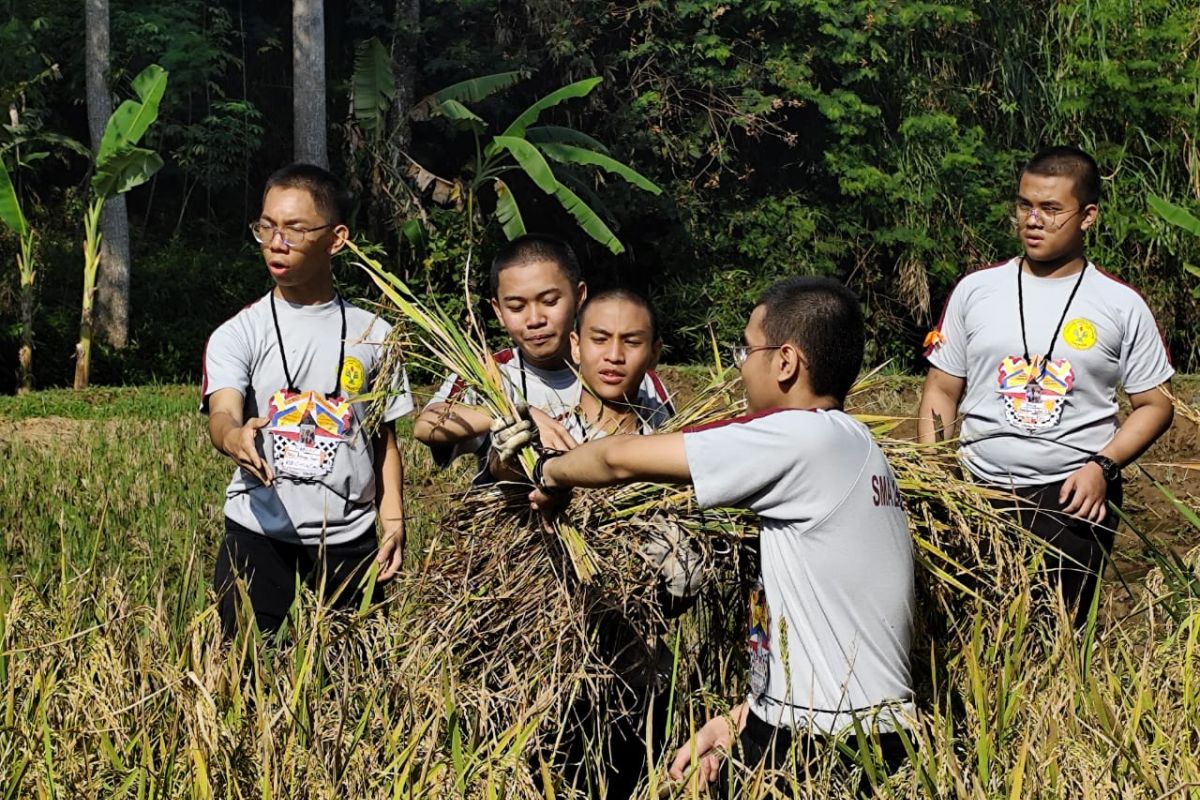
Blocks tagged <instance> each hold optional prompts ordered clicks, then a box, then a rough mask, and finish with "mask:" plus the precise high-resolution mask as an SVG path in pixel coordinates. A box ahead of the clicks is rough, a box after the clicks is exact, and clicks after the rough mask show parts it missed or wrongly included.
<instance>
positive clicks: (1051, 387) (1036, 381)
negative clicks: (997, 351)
mask: <svg viewBox="0 0 1200 800" xmlns="http://www.w3.org/2000/svg"><path fill="white" fill-rule="evenodd" d="M997 372H998V375H997V383H998V384H999V385H998V387H997V391H998V392H999V393H1000V398H1001V401H1002V402H1003V403H1004V417H1005V419H1006V420H1007V422H1008V424H1009V425H1012V426H1013V427H1014V428H1021V429H1022V430H1026V431H1028V432H1030V433H1036V432H1037V431H1041V430H1047V429H1049V428H1053V427H1054V426H1055V425H1057V424H1058V423H1059V421H1061V420H1062V414H1063V405H1064V404H1065V403H1066V400H1067V395H1068V394H1070V392H1071V389H1073V388H1074V386H1075V369H1074V368H1073V367H1072V366H1071V362H1070V361H1067V360H1066V359H1065V358H1056V359H1054V360H1053V361H1043V360H1042V357H1041V356H1035V357H1034V359H1033V363H1032V364H1030V363H1029V362H1027V361H1026V360H1025V359H1024V358H1021V357H1020V356H1008V357H1007V358H1005V359H1004V360H1003V361H1001V362H1000V367H999V369H998V370H997Z"/></svg>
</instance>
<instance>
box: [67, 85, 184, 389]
mask: <svg viewBox="0 0 1200 800" xmlns="http://www.w3.org/2000/svg"><path fill="white" fill-rule="evenodd" d="M166 90H167V71H166V70H165V69H163V68H162V67H160V66H158V65H157V64H151V65H150V66H148V67H146V68H145V69H144V70H142V71H141V72H140V73H138V76H137V77H136V78H134V79H133V91H134V93H135V94H136V95H137V97H138V99H137V100H126V101H125V102H123V103H121V105H120V106H119V107H118V108H117V110H116V111H114V112H113V114H112V116H111V117H109V118H108V123H107V124H106V125H105V128H104V135H103V136H102V137H101V139H100V147H99V149H98V151H97V153H96V168H95V171H94V172H93V173H92V199H91V202H90V203H89V204H88V208H87V211H86V212H85V214H84V221H83V230H84V247H83V307H82V310H81V312H80V317H79V343H78V344H77V345H76V346H75V388H76V389H83V388H85V387H86V386H87V385H88V376H89V374H90V372H91V356H92V309H93V303H94V300H95V294H96V274H97V272H98V271H99V269H100V244H101V241H100V213H101V212H102V211H103V210H104V204H105V203H106V202H108V201H109V200H111V199H112V198H114V197H116V196H117V195H119V194H124V193H125V192H127V191H129V190H130V189H133V188H134V187H136V186H140V185H142V184H143V183H145V182H146V181H148V180H150V178H151V177H152V176H153V175H154V173H156V172H158V171H159V170H160V169H162V165H163V161H162V158H160V157H159V155H158V154H157V153H155V152H154V151H153V150H147V149H146V148H144V147H138V143H139V142H140V141H141V140H142V137H143V136H144V135H145V134H146V131H147V130H149V129H150V126H151V125H152V124H154V121H155V120H156V119H158V106H159V103H161V102H162V98H163V94H164V93H165V92H166Z"/></svg>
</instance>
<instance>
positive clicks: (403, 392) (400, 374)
mask: <svg viewBox="0 0 1200 800" xmlns="http://www.w3.org/2000/svg"><path fill="white" fill-rule="evenodd" d="M412 410H413V398H412V392H411V391H410V390H409V388H408V372H407V371H406V370H405V369H404V368H403V367H401V368H400V369H398V370H396V372H395V374H393V375H392V385H391V389H390V392H389V397H388V404H387V408H385V409H384V411H383V421H384V422H394V421H395V420H398V419H400V418H401V417H403V416H404V415H405V414H409V413H411V412H412Z"/></svg>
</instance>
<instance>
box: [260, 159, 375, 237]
mask: <svg viewBox="0 0 1200 800" xmlns="http://www.w3.org/2000/svg"><path fill="white" fill-rule="evenodd" d="M278 187H282V188H285V189H304V190H305V191H306V192H308V193H309V194H310V195H312V199H313V205H315V206H316V207H317V211H319V212H321V214H322V215H323V216H324V217H325V219H326V221H328V222H329V223H330V224H333V225H345V224H346V221H347V220H348V219H349V218H350V208H351V206H352V205H353V197H352V195H351V194H350V192H348V191H347V190H346V187H345V186H344V185H343V184H342V182H341V181H340V180H338V179H337V177H335V176H334V174H333V173H332V172H330V171H329V170H327V169H324V168H322V167H318V166H317V165H316V164H289V165H287V166H286V167H282V168H280V169H277V170H275V171H274V172H273V173H271V177H269V178H267V185H266V186H265V187H263V200H264V201H265V200H266V199H267V192H269V191H271V190H272V189H275V188H278Z"/></svg>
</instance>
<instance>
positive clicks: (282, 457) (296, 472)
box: [267, 389, 353, 478]
mask: <svg viewBox="0 0 1200 800" xmlns="http://www.w3.org/2000/svg"><path fill="white" fill-rule="evenodd" d="M267 415H268V417H270V420H271V421H270V423H269V424H268V427H267V433H268V434H270V436H271V445H272V447H271V454H272V456H273V460H274V467H275V471H276V472H277V473H281V474H283V475H290V476H292V477H295V478H319V477H321V476H322V475H328V474H329V473H330V472H332V471H333V461H334V458H336V456H337V451H338V446H339V445H341V443H342V442H344V441H346V438H347V436H348V434H349V431H350V423H351V420H352V417H353V413H352V411H351V408H350V403H349V402H348V401H347V400H346V398H344V397H342V396H341V395H335V396H332V397H326V396H325V395H322V394H318V393H317V392H313V391H307V392H289V391H287V390H286V389H280V390H279V391H277V392H276V393H275V394H274V395H272V396H271V405H270V408H269V409H268V411H267Z"/></svg>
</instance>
